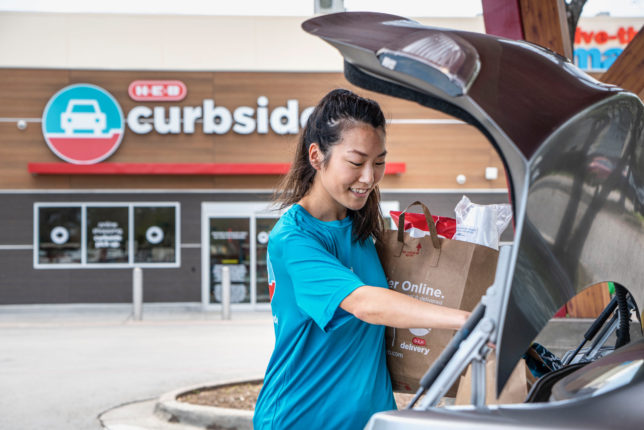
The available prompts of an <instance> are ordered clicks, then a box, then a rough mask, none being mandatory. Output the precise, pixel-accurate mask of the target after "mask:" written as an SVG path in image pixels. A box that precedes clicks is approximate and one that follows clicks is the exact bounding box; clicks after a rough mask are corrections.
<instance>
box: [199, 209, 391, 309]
mask: <svg viewBox="0 0 644 430" xmlns="http://www.w3.org/2000/svg"><path fill="white" fill-rule="evenodd" d="M398 206H399V205H398V202H381V203H380V207H381V210H382V213H383V214H384V215H385V219H386V220H387V221H388V222H389V217H388V215H389V211H390V210H398ZM282 212H283V211H276V210H273V211H271V208H270V204H269V203H266V202H253V203H251V202H227V203H202V205H201V302H202V307H203V309H204V310H216V309H219V308H220V306H221V271H222V268H223V267H224V266H226V267H228V268H229V269H230V278H231V295H230V299H231V300H230V301H231V304H232V306H234V307H237V308H246V309H257V310H263V309H269V304H270V293H269V285H268V273H267V270H266V252H267V246H268V235H269V234H270V232H271V229H272V228H273V226H274V225H275V223H276V222H277V220H278V219H279V217H280V216H281V214H282Z"/></svg>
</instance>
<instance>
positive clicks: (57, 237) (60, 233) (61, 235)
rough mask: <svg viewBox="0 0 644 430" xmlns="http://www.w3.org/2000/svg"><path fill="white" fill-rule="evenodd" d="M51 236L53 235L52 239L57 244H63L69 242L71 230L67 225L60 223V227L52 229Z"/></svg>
mask: <svg viewBox="0 0 644 430" xmlns="http://www.w3.org/2000/svg"><path fill="white" fill-rule="evenodd" d="M49 237H51V241H52V242H54V243H55V244H56V245H62V244H64V243H67V241H68V240H69V231H68V230H67V229H66V228H65V227H62V226H60V225H59V226H58V227H54V228H52V229H51V233H50V234H49Z"/></svg>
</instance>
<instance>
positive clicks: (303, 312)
mask: <svg viewBox="0 0 644 430" xmlns="http://www.w3.org/2000/svg"><path fill="white" fill-rule="evenodd" d="M386 154H387V151H386V149H385V117H384V115H383V113H382V111H381V110H380V106H378V104H377V103H376V102H375V101H373V100H369V99H365V98H362V97H360V96H357V95H356V94H354V93H352V92H350V91H348V90H333V91H331V92H330V93H329V94H327V95H326V96H325V97H324V98H323V99H322V100H321V101H320V103H319V104H318V106H317V107H316V108H315V110H314V111H313V113H312V114H311V116H310V117H309V119H308V122H307V124H306V127H305V128H304V130H303V133H302V137H301V139H300V142H299V145H298V148H297V152H296V155H295V162H294V163H293V165H292V167H291V170H290V172H289V174H288V175H287V177H286V179H285V181H284V183H283V185H282V187H281V195H280V200H281V203H282V207H287V206H290V205H293V206H292V207H291V208H290V209H289V210H288V211H287V212H286V213H285V214H284V215H283V216H282V218H280V220H279V221H278V223H277V224H276V225H275V227H274V228H273V230H272V232H271V235H270V239H269V244H268V265H269V275H270V276H269V277H270V278H271V281H273V282H275V284H274V290H273V295H272V299H271V309H272V312H273V322H274V327H275V350H274V352H273V355H272V357H271V360H270V363H269V365H268V369H267V371H266V377H265V379H264V386H263V388H262V391H261V393H260V395H259V399H258V401H257V406H256V409H255V417H254V428H255V430H262V429H300V428H302V429H309V430H313V429H321V428H325V429H359V428H363V427H364V426H365V424H366V423H367V421H368V419H369V417H370V416H371V415H372V414H374V413H376V412H378V411H382V410H391V409H395V408H396V405H395V403H394V398H393V393H392V389H391V382H390V379H389V374H388V372H387V367H386V359H385V350H384V348H385V344H384V326H385V325H388V326H392V327H398V328H414V327H433V328H446V329H455V328H459V327H460V326H461V325H462V324H463V323H464V322H465V320H466V319H467V316H468V315H469V313H468V312H465V311H460V310H456V309H449V308H445V307H441V306H437V305H433V304H430V303H424V302H421V301H419V300H415V299H412V298H410V297H407V296H405V295H403V294H400V293H397V292H395V291H392V290H389V289H388V288H387V279H386V278H385V274H384V272H383V270H382V266H381V265H380V261H379V260H378V255H377V254H376V250H375V246H374V240H379V239H380V238H381V236H382V234H383V229H384V224H383V220H382V216H381V214H380V208H379V199H380V195H379V191H378V182H380V180H381V179H382V177H383V175H384V171H385V156H386Z"/></svg>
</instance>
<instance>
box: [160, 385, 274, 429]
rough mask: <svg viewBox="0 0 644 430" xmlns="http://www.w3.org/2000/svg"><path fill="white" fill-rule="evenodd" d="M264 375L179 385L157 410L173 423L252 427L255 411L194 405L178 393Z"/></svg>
mask: <svg viewBox="0 0 644 430" xmlns="http://www.w3.org/2000/svg"><path fill="white" fill-rule="evenodd" d="M262 381H263V378H261V377H260V378H253V379H244V380H232V381H224V382H221V381H219V382H213V383H206V384H200V385H195V386H190V387H184V388H179V389H177V390H173V391H170V392H168V393H165V394H163V395H161V396H160V397H159V400H158V401H157V403H156V405H155V407H154V414H155V415H156V416H157V418H159V419H162V420H164V421H167V422H171V423H183V424H188V425H192V426H198V427H203V428H224V429H237V430H246V429H248V430H252V428H253V411H248V410H241V409H230V408H219V407H215V406H203V405H194V404H191V403H186V402H180V401H178V400H177V398H178V397H180V396H182V395H184V394H187V393H189V392H191V391H196V390H207V389H213V388H217V387H224V386H227V385H236V384H243V383H257V382H262Z"/></svg>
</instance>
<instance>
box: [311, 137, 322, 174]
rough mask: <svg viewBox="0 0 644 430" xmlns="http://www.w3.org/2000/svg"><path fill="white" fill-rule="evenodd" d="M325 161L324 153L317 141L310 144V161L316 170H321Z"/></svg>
mask: <svg viewBox="0 0 644 430" xmlns="http://www.w3.org/2000/svg"><path fill="white" fill-rule="evenodd" d="M323 161H324V154H322V151H321V150H320V146H319V145H318V144H317V143H312V144H310V145H309V162H310V163H311V166H313V168H314V169H315V170H320V169H321V168H322V162H323Z"/></svg>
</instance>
